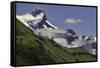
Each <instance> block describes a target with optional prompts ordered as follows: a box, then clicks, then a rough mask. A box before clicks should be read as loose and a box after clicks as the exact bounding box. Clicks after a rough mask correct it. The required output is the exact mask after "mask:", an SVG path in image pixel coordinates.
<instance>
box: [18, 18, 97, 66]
mask: <svg viewBox="0 0 100 68" xmlns="http://www.w3.org/2000/svg"><path fill="white" fill-rule="evenodd" d="M95 60H96V56H92V55H90V54H88V53H87V52H86V51H85V50H84V49H83V48H72V49H69V48H65V47H61V46H59V45H58V44H57V43H55V42H54V41H52V40H50V39H48V38H44V37H41V36H37V35H34V33H33V32H32V31H31V30H30V29H29V28H27V27H26V26H24V25H23V24H22V23H21V22H20V21H19V20H17V21H16V65H37V64H52V63H65V62H80V61H95Z"/></svg>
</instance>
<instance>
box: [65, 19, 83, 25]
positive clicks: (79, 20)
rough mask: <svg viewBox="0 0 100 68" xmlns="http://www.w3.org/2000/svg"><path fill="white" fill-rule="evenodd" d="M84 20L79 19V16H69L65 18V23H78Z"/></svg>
mask: <svg viewBox="0 0 100 68" xmlns="http://www.w3.org/2000/svg"><path fill="white" fill-rule="evenodd" d="M81 22H82V20H81V19H78V18H67V19H66V20H65V23H69V24H77V23H81Z"/></svg>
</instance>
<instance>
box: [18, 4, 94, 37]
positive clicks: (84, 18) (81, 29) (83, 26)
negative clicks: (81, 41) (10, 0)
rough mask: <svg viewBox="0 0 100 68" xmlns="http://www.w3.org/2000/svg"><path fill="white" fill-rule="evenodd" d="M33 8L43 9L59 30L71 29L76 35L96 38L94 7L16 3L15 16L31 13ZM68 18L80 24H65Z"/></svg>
mask: <svg viewBox="0 0 100 68" xmlns="http://www.w3.org/2000/svg"><path fill="white" fill-rule="evenodd" d="M35 8H41V9H43V10H44V11H45V13H46V15H47V18H48V20H49V21H50V22H51V23H52V24H53V25H56V26H57V27H59V28H63V29H73V30H74V31H75V32H76V33H77V35H87V36H91V35H94V36H96V8H95V7H78V6H60V5H44V4H28V3H17V4H16V14H17V15H23V14H25V13H31V12H32V11H33V10H34V9H35ZM69 18H73V19H79V20H81V22H80V23H75V24H70V23H65V20H66V19H69Z"/></svg>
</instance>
